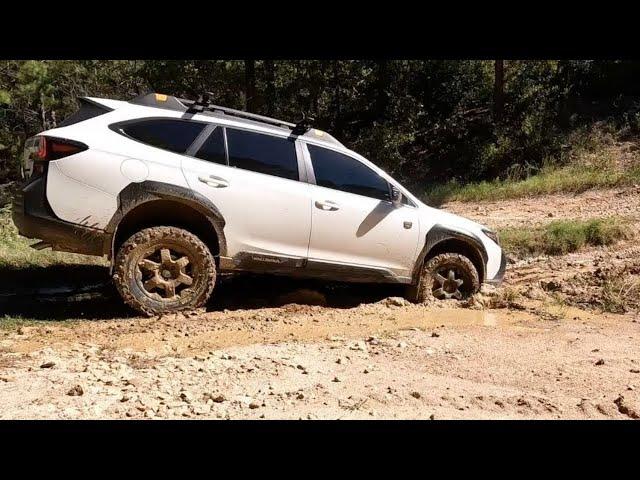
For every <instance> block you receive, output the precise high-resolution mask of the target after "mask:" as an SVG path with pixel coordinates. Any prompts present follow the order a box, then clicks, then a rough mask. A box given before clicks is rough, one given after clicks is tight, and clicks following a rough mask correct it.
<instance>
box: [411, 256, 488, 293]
mask: <svg viewBox="0 0 640 480" xmlns="http://www.w3.org/2000/svg"><path fill="white" fill-rule="evenodd" d="M479 289H480V279H479V277H478V271H477V270H476V267H474V266H473V263H472V262H471V260H469V259H468V258H467V257H465V256H464V255H460V254H458V253H441V254H440V255H436V256H435V257H433V258H431V259H430V260H428V261H427V262H426V263H425V264H424V265H423V267H422V271H421V273H420V278H419V280H418V283H417V284H416V285H410V286H409V287H408V288H407V292H406V297H407V300H409V301H411V302H414V303H424V302H425V301H427V300H428V299H430V298H436V299H449V298H455V299H457V300H463V299H465V298H468V297H470V296H471V295H473V294H474V293H476V292H477V291H478V290H479Z"/></svg>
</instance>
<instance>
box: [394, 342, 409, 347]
mask: <svg viewBox="0 0 640 480" xmlns="http://www.w3.org/2000/svg"><path fill="white" fill-rule="evenodd" d="M396 346H397V347H398V348H407V344H406V343H405V342H398V345H396Z"/></svg>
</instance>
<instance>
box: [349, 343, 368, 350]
mask: <svg viewBox="0 0 640 480" xmlns="http://www.w3.org/2000/svg"><path fill="white" fill-rule="evenodd" d="M349 349H350V350H358V351H361V352H366V351H367V344H366V343H364V342H362V341H360V342H356V343H354V344H353V345H350V346H349Z"/></svg>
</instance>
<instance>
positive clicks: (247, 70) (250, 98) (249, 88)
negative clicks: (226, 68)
mask: <svg viewBox="0 0 640 480" xmlns="http://www.w3.org/2000/svg"><path fill="white" fill-rule="evenodd" d="M244 80H245V89H244V94H245V102H246V104H245V108H246V110H247V111H248V112H255V111H256V62H255V60H245V61H244Z"/></svg>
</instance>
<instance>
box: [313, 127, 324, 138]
mask: <svg viewBox="0 0 640 480" xmlns="http://www.w3.org/2000/svg"><path fill="white" fill-rule="evenodd" d="M314 133H315V134H316V135H317V136H318V137H322V136H323V135H324V132H323V131H322V130H317V129H315V130H314Z"/></svg>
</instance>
